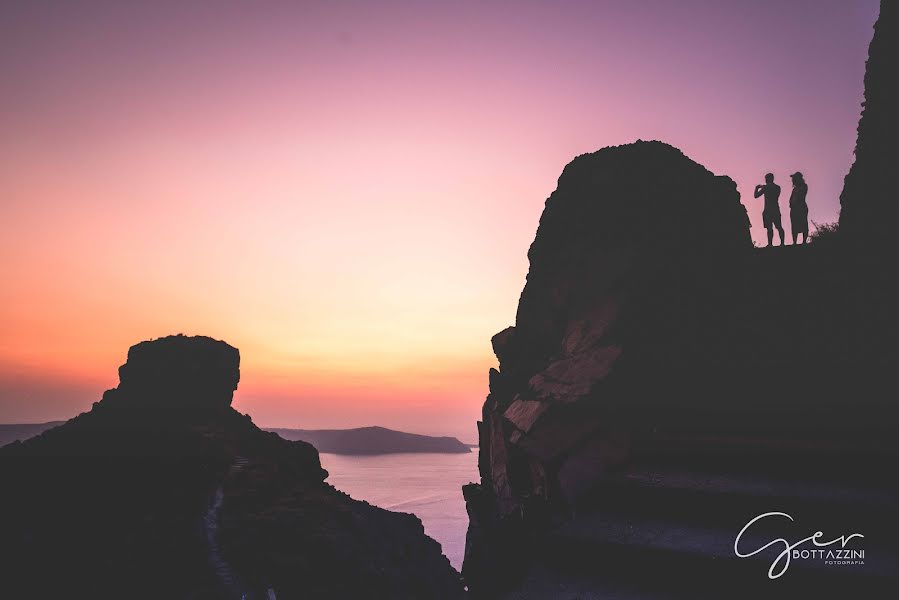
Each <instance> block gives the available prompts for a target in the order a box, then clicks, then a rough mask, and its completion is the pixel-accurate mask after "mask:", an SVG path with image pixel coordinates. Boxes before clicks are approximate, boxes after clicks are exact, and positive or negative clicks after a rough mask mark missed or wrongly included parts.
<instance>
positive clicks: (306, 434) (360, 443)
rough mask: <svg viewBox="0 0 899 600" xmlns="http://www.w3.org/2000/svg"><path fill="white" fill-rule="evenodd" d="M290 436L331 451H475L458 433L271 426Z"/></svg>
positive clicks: (391, 452) (452, 452)
mask: <svg viewBox="0 0 899 600" xmlns="http://www.w3.org/2000/svg"><path fill="white" fill-rule="evenodd" d="M268 431H272V432H274V433H277V434H278V435H280V436H281V437H282V438H284V439H286V440H293V441H296V440H301V441H304V442H308V443H310V444H312V445H313V446H315V448H316V449H317V450H318V451H319V452H325V453H328V454H397V453H400V452H439V453H443V454H462V453H466V452H471V447H469V445H468V444H463V443H462V442H460V441H459V440H457V439H456V438H454V437H433V436H428V435H418V434H416V433H406V432H404V431H394V430H393V429H387V428H386V427H359V428H357V429H281V428H273V429H268Z"/></svg>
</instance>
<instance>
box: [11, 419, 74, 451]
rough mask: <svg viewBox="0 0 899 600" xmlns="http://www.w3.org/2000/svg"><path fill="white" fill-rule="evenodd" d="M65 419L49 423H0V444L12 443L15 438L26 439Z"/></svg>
mask: <svg viewBox="0 0 899 600" xmlns="http://www.w3.org/2000/svg"><path fill="white" fill-rule="evenodd" d="M64 422H65V421H50V422H49V423H10V424H6V423H0V446H5V445H6V444H12V443H13V442H15V441H17V440H27V439H28V438H32V437H34V436H36V435H39V434H41V433H43V432H44V431H46V430H48V429H52V428H53V427H56V426H57V425H62V424H63V423H64Z"/></svg>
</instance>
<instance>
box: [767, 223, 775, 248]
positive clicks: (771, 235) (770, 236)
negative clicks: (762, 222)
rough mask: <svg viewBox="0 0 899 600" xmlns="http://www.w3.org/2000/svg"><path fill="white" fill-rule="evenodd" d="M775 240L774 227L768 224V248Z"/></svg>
mask: <svg viewBox="0 0 899 600" xmlns="http://www.w3.org/2000/svg"><path fill="white" fill-rule="evenodd" d="M773 239H774V227H773V226H772V225H771V223H768V247H769V248H770V247H771V241H772V240H773Z"/></svg>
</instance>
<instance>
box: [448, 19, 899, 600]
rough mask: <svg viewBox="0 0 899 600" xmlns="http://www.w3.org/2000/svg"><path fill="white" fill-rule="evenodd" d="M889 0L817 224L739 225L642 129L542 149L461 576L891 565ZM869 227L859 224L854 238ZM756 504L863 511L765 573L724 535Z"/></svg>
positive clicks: (681, 593) (517, 578)
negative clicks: (839, 175)
mask: <svg viewBox="0 0 899 600" xmlns="http://www.w3.org/2000/svg"><path fill="white" fill-rule="evenodd" d="M894 8H895V7H890V8H885V9H884V12H883V13H882V15H881V18H880V21H879V23H878V26H877V32H878V33H877V37H876V38H875V40H874V42H873V43H872V46H871V58H870V60H869V62H868V74H867V76H866V89H867V90H868V92H867V98H868V102H869V104H868V106H867V108H866V110H865V116H864V117H863V121H862V125H861V126H860V128H859V142H858V150H857V160H856V164H855V166H854V167H853V170H852V173H851V174H850V176H849V177H847V180H846V190H845V191H844V194H843V207H844V208H843V214H842V216H841V232H840V234H839V235H837V236H836V239H834V240H833V242H832V243H827V244H825V243H821V244H818V245H816V244H811V245H809V246H805V247H785V248H778V249H776V250H773V251H767V252H765V251H761V250H755V249H753V248H752V246H751V243H750V241H749V232H748V228H749V224H748V221H747V219H746V216H745V212H744V211H743V209H742V207H741V205H740V203H739V197H738V195H737V192H736V188H735V186H734V184H733V182H732V181H731V180H730V179H728V178H726V177H720V176H715V175H714V174H712V173H710V172H708V171H707V170H706V169H704V168H703V167H701V166H700V165H698V164H696V163H695V162H693V161H692V160H690V159H688V158H687V157H685V156H684V155H683V154H682V153H681V152H679V151H678V150H676V149H675V148H672V147H670V146H668V145H665V144H662V143H659V142H637V143H635V144H630V145H626V146H619V147H614V148H605V149H603V150H600V151H598V152H595V153H593V154H589V155H584V156H580V157H577V158H576V159H575V160H574V161H572V162H571V163H570V164H569V165H568V166H567V167H566V168H565V170H564V172H563V173H562V176H561V177H560V178H559V182H558V187H557V189H556V190H555V191H554V192H553V194H552V195H551V196H550V198H549V199H548V200H547V202H546V208H545V210H544V213H543V216H542V217H541V220H540V226H539V229H538V231H537V235H536V238H535V240H534V243H533V244H532V246H531V248H530V251H529V253H528V257H529V259H530V271H529V273H528V278H527V283H526V285H525V287H524V290H523V291H522V294H521V299H520V302H519V306H518V313H517V316H516V321H515V326H514V327H510V328H507V329H505V330H504V331H502V332H500V333H498V334H497V335H496V336H494V338H493V340H492V342H493V348H494V351H495V353H496V356H497V359H498V361H499V369H498V370H496V369H492V370H491V371H490V378H489V379H490V393H489V395H488V396H487V399H486V402H485V404H484V407H483V415H482V420H481V422H480V423H479V434H480V456H479V469H480V474H481V482H480V484H477V485H475V484H472V485H469V486H466V488H465V490H464V493H465V498H466V501H467V507H468V511H469V516H470V526H469V532H468V542H467V547H466V557H465V564H464V567H463V575H464V577H465V579H466V582H467V583H468V585H469V587H470V589H471V590H472V592H473V593H474V595H475V596H477V597H485V598H496V597H508V598H547V597H590V598H593V597H597V598H599V597H621V598H646V597H665V598H724V597H727V598H741V597H747V598H748V597H751V598H758V597H784V598H786V597H819V598H820V597H837V596H840V595H844V596H854V597H876V596H877V590H880V589H885V588H883V586H885V585H886V586H893V587H895V584H896V577H897V575H896V574H897V571H896V568H895V567H896V565H897V564H899V554H897V552H896V551H895V544H894V540H895V539H897V534H899V530H897V527H896V525H895V524H894V521H895V519H893V518H892V515H894V514H895V511H896V510H897V508H899V500H897V497H899V494H897V482H896V478H895V476H894V475H893V474H892V473H893V471H894V467H893V465H894V464H895V461H896V459H897V457H899V443H897V440H896V436H895V419H894V416H895V414H896V410H895V408H894V406H895V400H894V397H893V396H894V394H895V378H894V376H893V372H894V370H895V365H896V364H897V358H899V356H897V348H896V344H895V340H896V333H897V327H896V324H897V321H896V317H897V314H896V306H897V303H896V301H897V297H896V293H895V289H896V288H895V278H896V271H895V270H892V271H890V272H888V271H886V270H885V269H884V268H883V265H884V264H888V263H890V262H891V261H894V259H895V257H894V256H890V257H887V256H886V255H884V252H885V250H884V248H887V247H890V246H892V247H893V248H895V235H896V234H895V227H896V225H897V223H896V220H895V218H894V217H895V204H892V205H891V206H886V205H887V204H889V203H890V202H892V200H891V198H892V195H891V190H890V189H889V188H887V187H885V186H886V179H885V174H886V171H885V165H886V164H887V163H891V164H892V163H894V162H895V160H894V157H893V155H892V154H888V153H889V151H890V146H889V144H890V143H891V141H890V140H891V139H892V136H889V139H887V137H886V136H885V134H883V133H882V131H881V126H883V127H884V129H886V127H887V126H889V125H890V123H893V124H894V123H895V121H894V119H895V115H894V113H892V111H893V110H895V103H893V105H892V106H888V105H886V104H882V103H881V102H883V98H884V97H888V96H889V94H890V93H895V77H896V70H895V69H894V68H893V69H891V68H889V67H890V64H891V62H893V61H895V58H894V54H895V53H893V54H891V55H890V56H889V57H887V56H884V53H887V52H891V49H890V48H889V46H891V45H893V44H894V41H895V36H892V37H890V36H889V32H890V31H891V30H892V28H893V27H894V26H895V14H894V13H895V10H894ZM884 90H892V92H890V91H884ZM893 131H894V129H893ZM869 132H872V133H870V134H869ZM873 132H876V133H873ZM869 135H870V136H871V139H870V140H869V139H868V136H869ZM890 211H892V212H890ZM877 214H881V215H884V216H886V219H887V220H886V222H885V224H884V223H880V222H877V223H875V222H874V220H875V219H876V215H877ZM891 214H892V215H893V217H892V218H890V217H889V215H891ZM844 225H845V229H843V228H844ZM875 230H876V232H877V233H876V235H878V236H882V237H881V238H880V239H879V240H878V242H877V243H872V244H868V243H860V242H859V240H868V236H870V235H875V233H874V232H875ZM872 265H874V266H872ZM767 511H783V512H786V513H789V514H790V515H791V516H793V517H794V518H795V519H796V522H795V523H786V524H785V523H776V524H775V523H773V522H772V523H770V524H766V525H765V527H763V528H761V529H759V530H758V531H757V532H756V533H757V534H758V535H760V536H762V537H764V536H766V535H767V536H769V537H767V538H766V540H771V539H773V538H777V537H791V538H793V541H798V540H799V539H801V538H802V537H806V536H808V535H811V534H812V533H814V532H815V531H817V530H823V531H824V532H826V539H828V540H829V539H831V538H832V537H837V536H839V535H841V534H843V533H850V532H859V531H860V532H862V533H863V534H864V535H865V537H864V544H863V547H864V549H865V550H866V552H867V557H868V558H867V560H866V561H865V564H864V565H835V566H826V568H824V567H825V565H823V564H822V563H821V562H819V561H812V560H805V561H803V560H796V561H794V562H793V564H792V565H791V566H790V572H789V573H788V574H787V575H786V576H784V577H783V578H781V579H779V580H778V581H777V582H776V585H774V584H775V582H772V581H771V580H769V579H768V578H767V576H766V573H767V569H768V567H769V565H770V564H771V562H772V560H773V559H774V557H775V556H776V555H777V553H778V552H779V551H780V549H778V550H776V551H774V548H769V550H768V551H766V552H762V553H759V554H758V555H755V556H754V557H751V558H748V559H743V558H739V557H737V556H736V555H735V553H734V542H735V537H736V536H737V534H738V532H739V531H740V529H741V528H742V527H743V526H744V525H745V524H746V523H747V522H748V521H749V520H750V519H752V518H753V517H754V516H757V515H759V514H762V513H765V512H767ZM756 541H757V540H756ZM761 545H762V544H761V543H759V544H758V546H761ZM854 547H857V546H854Z"/></svg>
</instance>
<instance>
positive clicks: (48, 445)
mask: <svg viewBox="0 0 899 600" xmlns="http://www.w3.org/2000/svg"><path fill="white" fill-rule="evenodd" d="M239 361H240V358H239V353H238V351H237V349H236V348H233V347H231V346H229V345H228V344H226V343H224V342H220V341H217V340H213V339H211V338H206V337H185V336H171V337H167V338H162V339H158V340H153V341H149V342H142V343H140V344H137V345H136V346H133V347H132V348H131V349H130V351H129V352H128V360H127V362H126V363H125V364H124V365H123V366H122V367H121V368H120V369H119V376H120V383H119V385H118V387H116V388H115V389H112V390H109V391H107V392H106V393H105V394H104V395H103V399H102V400H101V401H99V402H97V403H96V404H94V406H93V408H92V409H91V410H90V411H89V412H87V413H84V414H81V415H79V416H77V417H75V418H74V419H71V420H70V421H68V422H66V423H65V424H63V425H60V426H59V427H56V428H53V429H50V430H48V431H45V432H44V433H42V434H41V435H39V436H37V437H34V438H31V439H29V440H26V441H25V442H16V443H13V444H11V445H9V446H5V447H3V448H2V449H0V481H3V494H2V495H0V561H2V564H3V572H4V577H3V579H2V582H0V586H2V590H0V595H2V596H3V597H10V598H63V597H66V598H74V597H77V598H242V597H243V598H266V597H267V595H266V594H268V592H269V590H272V591H273V592H274V593H276V594H277V597H278V598H347V597H366V598H424V597H428V598H455V597H460V596H461V595H462V593H463V592H462V587H461V583H460V581H459V576H458V573H456V572H455V571H454V570H453V569H452V567H451V566H450V564H449V561H448V560H447V559H446V558H445V557H444V556H443V555H442V554H441V552H440V546H439V544H437V542H435V541H434V540H432V539H430V538H428V537H426V536H425V535H424V530H423V528H422V525H421V522H420V521H419V520H418V519H417V518H416V517H414V516H412V515H408V514H402V513H391V512H388V511H386V510H382V509H379V508H376V507H373V506H370V505H369V504H367V503H364V502H359V501H356V500H353V499H352V498H350V497H349V496H347V495H345V494H343V493H341V492H339V491H337V490H335V489H334V488H333V487H331V486H329V485H327V484H326V483H325V482H324V480H325V478H326V477H327V475H328V474H327V472H326V471H324V470H323V469H322V468H321V464H320V463H319V458H318V453H317V452H316V450H315V449H314V448H313V447H312V446H311V445H309V444H307V443H305V442H298V441H287V440H284V439H282V438H281V437H279V436H278V435H276V434H274V433H269V432H265V431H262V430H260V429H258V428H257V427H256V426H255V425H254V424H253V423H252V422H251V420H250V418H249V417H248V416H246V415H242V414H240V413H238V412H237V411H235V410H234V409H233V408H231V406H230V405H231V399H232V395H233V392H234V390H235V389H236V388H237V384H238V381H239V378H240V372H239Z"/></svg>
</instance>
